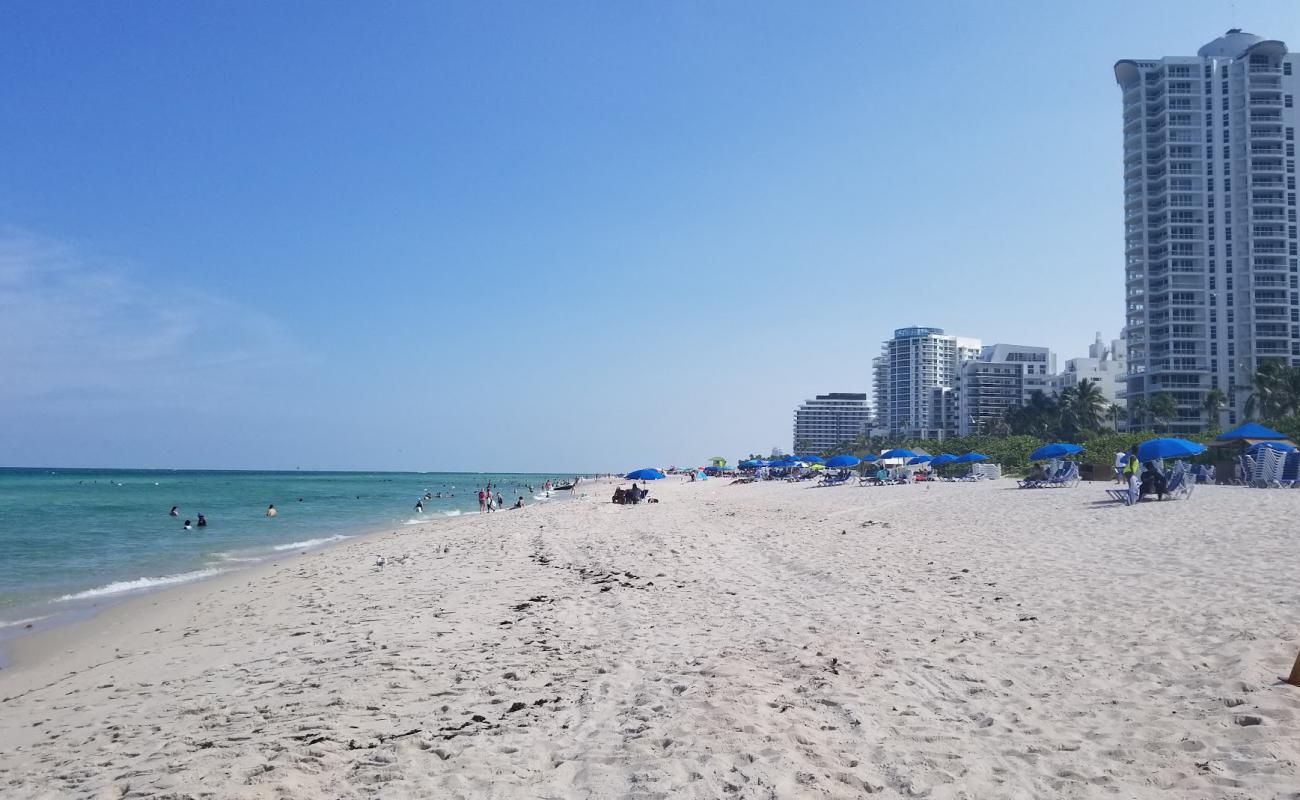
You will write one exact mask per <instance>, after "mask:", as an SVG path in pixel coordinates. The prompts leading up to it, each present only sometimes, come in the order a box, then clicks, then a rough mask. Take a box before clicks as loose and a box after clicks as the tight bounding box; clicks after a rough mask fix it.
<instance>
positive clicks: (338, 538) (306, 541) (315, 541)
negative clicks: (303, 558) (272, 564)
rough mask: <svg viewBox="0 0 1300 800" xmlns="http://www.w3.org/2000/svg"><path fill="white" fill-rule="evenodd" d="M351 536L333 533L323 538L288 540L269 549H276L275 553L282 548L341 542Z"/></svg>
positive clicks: (298, 548)
mask: <svg viewBox="0 0 1300 800" xmlns="http://www.w3.org/2000/svg"><path fill="white" fill-rule="evenodd" d="M351 538H352V537H351V536H343V535H341V534H335V535H334V536H326V537H325V538H324V539H303V540H302V541H301V542H289V543H288V544H277V545H276V546H275V547H272V548H271V549H272V550H274V551H276V552H277V553H278V552H280V551H282V550H301V549H302V548H304V547H318V546H320V545H322V544H329V543H330V542H341V541H343V540H344V539H351Z"/></svg>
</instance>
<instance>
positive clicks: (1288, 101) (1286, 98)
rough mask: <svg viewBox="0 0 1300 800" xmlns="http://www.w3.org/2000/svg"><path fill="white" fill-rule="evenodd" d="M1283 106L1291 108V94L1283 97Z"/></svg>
mask: <svg viewBox="0 0 1300 800" xmlns="http://www.w3.org/2000/svg"><path fill="white" fill-rule="evenodd" d="M1282 105H1284V106H1286V107H1287V108H1291V95H1289V94H1288V95H1283V97H1282Z"/></svg>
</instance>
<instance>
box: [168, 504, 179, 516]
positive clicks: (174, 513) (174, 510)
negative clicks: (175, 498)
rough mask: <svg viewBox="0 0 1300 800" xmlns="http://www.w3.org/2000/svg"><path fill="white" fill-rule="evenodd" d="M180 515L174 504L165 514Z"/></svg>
mask: <svg viewBox="0 0 1300 800" xmlns="http://www.w3.org/2000/svg"><path fill="white" fill-rule="evenodd" d="M180 515H181V512H179V511H177V510H176V506H172V510H171V511H168V512H167V516H169V517H179V516H180Z"/></svg>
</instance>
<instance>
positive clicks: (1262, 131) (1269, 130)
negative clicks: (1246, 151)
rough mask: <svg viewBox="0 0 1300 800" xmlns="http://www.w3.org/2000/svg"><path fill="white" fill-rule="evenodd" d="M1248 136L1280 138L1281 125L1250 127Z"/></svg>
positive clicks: (1254, 137) (1253, 137)
mask: <svg viewBox="0 0 1300 800" xmlns="http://www.w3.org/2000/svg"><path fill="white" fill-rule="evenodd" d="M1275 121H1277V120H1275ZM1250 137H1251V138H1252V139H1281V138H1282V126H1281V125H1262V126H1260V127H1257V128H1255V127H1252V128H1251V129H1250Z"/></svg>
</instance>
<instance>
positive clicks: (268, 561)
mask: <svg viewBox="0 0 1300 800" xmlns="http://www.w3.org/2000/svg"><path fill="white" fill-rule="evenodd" d="M141 471H146V472H147V471H151V470H141ZM228 471H232V472H235V471H241V472H242V471H244V470H228ZM273 472H278V471H273ZM485 474H487V473H485ZM494 474H506V473H494ZM583 480H584V481H586V482H590V481H593V480H604V479H603V478H593V477H585V478H584V479H583ZM570 499H571V493H567V492H566V493H564V494H563V495H561V494H560V493H555V494H554V496H552V497H549V498H547V499H545V500H534V501H533V502H532V503H529V504H528V505H526V506H525V508H529V507H533V506H540V505H546V506H549V505H551V504H555V503H563V502H566V501H568V500H570ZM451 510H453V509H448V510H443V511H441V512H434V513H430V514H429V515H428V516H427V517H426V518H425V519H421V520H420V521H419V522H415V523H412V522H411V521H409V520H407V521H403V522H398V523H394V522H391V521H390V522H386V523H383V524H378V523H365V524H359V525H357V526H356V527H345V528H339V529H335V530H331V531H329V532H320V535H319V536H312V537H311V538H310V539H308V540H306V541H311V542H315V543H314V544H311V545H307V546H304V547H289V545H301V544H302V542H287V543H284V544H280V545H275V546H274V547H273V551H272V552H270V553H267V554H266V555H265V556H262V557H258V558H256V559H255V560H253V561H248V562H243V563H240V562H239V561H233V562H231V563H230V566H228V567H226V568H212V567H204V568H200V569H196V570H192V571H190V572H186V573H179V574H178V575H175V576H161V578H157V579H150V578H146V577H141V578H137V579H136V580H165V579H166V578H171V577H183V576H190V575H192V576H194V577H191V578H189V579H186V580H180V581H175V582H162V583H154V584H150V585H147V586H141V587H140V588H137V589H125V590H122V591H120V592H115V593H107V594H101V595H88V596H86V597H76V596H71V597H68V598H66V599H65V598H62V597H60V598H51V599H49V600H46V601H41V602H38V603H35V604H31V605H20V606H13V607H11V608H10V609H9V610H10V611H12V612H14V613H15V614H16V615H18V619H15V620H12V621H6V622H4V624H3V626H0V670H3V669H14V668H17V667H18V666H20V659H21V658H22V656H21V655H20V653H21V652H22V651H23V648H22V647H21V643H22V642H24V641H26V640H28V639H30V638H32V637H36V636H41V635H42V634H48V633H55V632H58V631H60V630H62V629H64V628H68V627H72V626H77V625H84V624H89V623H93V622H94V621H95V620H96V619H98V618H99V617H101V616H102V615H103V614H105V613H106V612H108V611H111V610H113V609H115V608H118V607H120V606H123V605H126V604H131V603H133V602H134V601H144V600H148V599H150V598H152V597H155V596H158V595H166V594H169V593H173V592H182V591H183V590H185V589H189V588H193V587H197V586H202V585H205V584H208V583H211V582H214V581H219V580H221V579H223V578H229V579H232V580H233V579H238V578H240V577H241V576H244V575H247V574H249V573H251V572H255V571H257V570H258V569H259V568H262V567H266V566H268V565H270V566H274V565H278V564H280V563H282V562H285V561H288V560H290V559H292V558H301V557H304V556H308V555H311V554H313V553H318V552H323V551H327V550H330V549H332V548H335V547H339V546H342V545H345V544H348V543H359V542H363V541H366V540H368V539H371V538H374V537H377V536H381V535H383V534H385V533H389V534H397V533H399V532H401V531H404V530H411V531H415V530H421V529H424V528H425V527H426V526H436V525H441V524H444V523H448V522H452V521H454V520H457V519H463V518H467V517H470V518H473V517H478V516H489V515H488V514H479V513H478V512H472V511H464V510H460V509H454V510H455V511H456V513H454V514H453V513H449V511H451ZM508 510H510V509H508V508H506V509H499V511H508ZM491 513H493V514H494V513H496V512H495V511H494V512H491ZM390 528H394V530H390ZM281 548H283V555H277V551H280V550H281ZM200 573H210V574H206V575H204V574H200ZM132 582H134V581H132ZM110 585H112V584H110ZM102 588H105V587H96V589H102ZM93 591H95V589H91V590H86V592H83V594H87V593H89V592H93ZM24 615H31V616H24Z"/></svg>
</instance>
